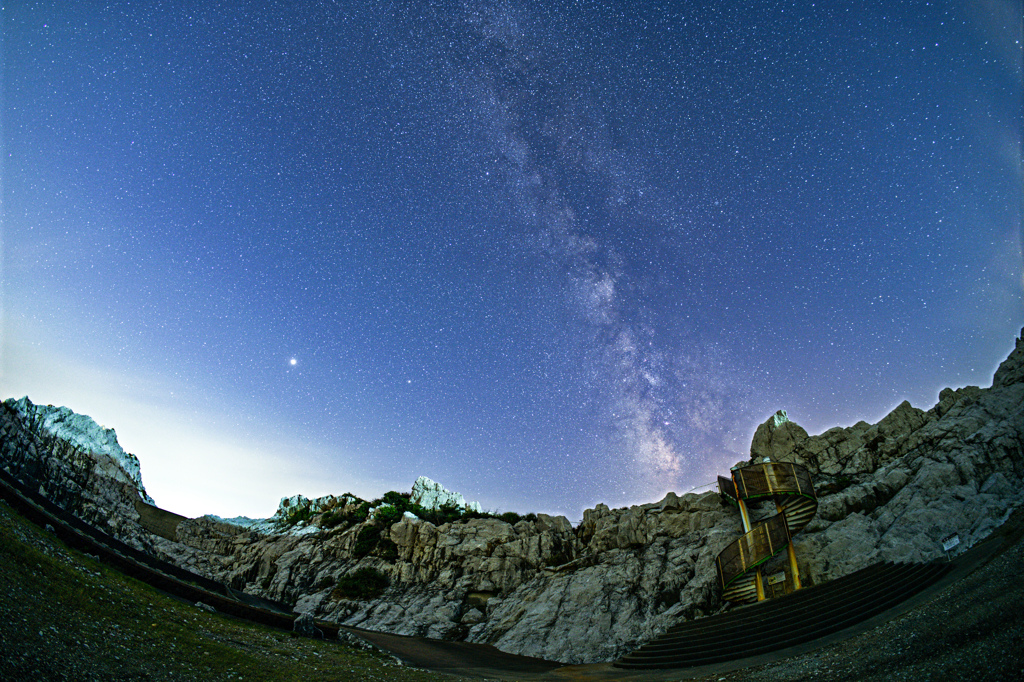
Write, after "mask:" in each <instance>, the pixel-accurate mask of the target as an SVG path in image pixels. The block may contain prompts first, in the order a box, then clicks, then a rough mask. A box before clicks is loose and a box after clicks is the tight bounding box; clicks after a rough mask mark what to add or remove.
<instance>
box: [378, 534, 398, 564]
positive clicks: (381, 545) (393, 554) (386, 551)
mask: <svg viewBox="0 0 1024 682" xmlns="http://www.w3.org/2000/svg"><path fill="white" fill-rule="evenodd" d="M376 554H377V556H379V557H380V558H381V559H384V560H385V561H394V560H395V559H397V558H398V545H396V544H395V542H394V541H393V540H392V539H391V538H381V539H380V542H378V543H377V551H376Z"/></svg>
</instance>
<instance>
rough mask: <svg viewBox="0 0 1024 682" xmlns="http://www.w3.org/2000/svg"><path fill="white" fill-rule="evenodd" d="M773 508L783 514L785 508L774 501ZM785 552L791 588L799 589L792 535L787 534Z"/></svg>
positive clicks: (787, 527)
mask: <svg viewBox="0 0 1024 682" xmlns="http://www.w3.org/2000/svg"><path fill="white" fill-rule="evenodd" d="M775 508H776V509H778V510H779V513H780V514H785V513H786V510H785V509H783V508H782V505H781V504H779V503H778V501H776V502H775ZM786 534H787V535H789V523H787V524H786ZM786 554H788V555H789V572H790V574H791V575H792V576H793V589H794V590H799V589H800V588H801V585H800V569H799V568H798V567H797V565H796V550H795V549H793V536H792V535H790V536H789V544H788V545H786Z"/></svg>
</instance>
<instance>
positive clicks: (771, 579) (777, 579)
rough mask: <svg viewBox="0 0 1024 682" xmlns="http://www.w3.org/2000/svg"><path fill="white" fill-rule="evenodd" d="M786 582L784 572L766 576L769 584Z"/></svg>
mask: <svg viewBox="0 0 1024 682" xmlns="http://www.w3.org/2000/svg"><path fill="white" fill-rule="evenodd" d="M784 582H786V573H785V572H782V573H776V574H775V575H770V576H768V584H769V585H778V584H779V583H784Z"/></svg>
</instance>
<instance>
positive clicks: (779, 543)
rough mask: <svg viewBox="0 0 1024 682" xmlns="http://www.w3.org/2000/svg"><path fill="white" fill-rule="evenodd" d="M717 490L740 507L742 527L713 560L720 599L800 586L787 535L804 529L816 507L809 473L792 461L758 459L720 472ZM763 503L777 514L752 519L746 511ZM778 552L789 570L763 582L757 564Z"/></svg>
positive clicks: (758, 597)
mask: <svg viewBox="0 0 1024 682" xmlns="http://www.w3.org/2000/svg"><path fill="white" fill-rule="evenodd" d="M718 489H719V492H720V493H721V494H722V497H723V498H724V499H726V500H728V501H729V502H731V503H732V504H734V505H736V506H737V507H738V508H739V511H740V516H741V518H742V520H743V531H744V533H743V535H742V536H740V537H739V538H737V539H736V540H735V541H734V542H733V543H732V544H730V545H729V546H728V547H726V548H725V549H724V550H722V552H721V553H720V554H719V555H718V559H717V560H716V562H715V563H716V564H717V567H718V579H719V584H720V585H721V587H722V599H724V600H726V601H731V602H741V603H746V602H754V601H763V600H764V599H766V598H767V597H768V596H775V595H777V594H779V593H787V592H792V591H795V590H798V589H800V572H799V570H798V568H797V563H796V554H795V552H794V551H793V543H792V536H793V535H794V534H796V533H799V532H800V531H801V530H803V528H804V526H806V525H807V524H808V523H809V522H810V520H811V519H812V518H814V514H815V512H816V511H817V510H818V498H817V496H816V495H815V494H814V486H813V485H812V484H811V475H810V472H808V471H807V469H805V468H804V467H802V466H800V465H799V464H793V463H792V462H763V463H761V464H754V465H751V466H747V467H743V468H740V469H734V470H733V472H732V478H725V477H724V476H719V477H718ZM765 504H774V507H775V511H776V512H777V513H776V514H775V515H773V516H770V517H768V518H763V519H761V520H759V521H756V522H753V523H752V522H751V518H750V509H758V508H760V507H763V506H764V505H765ZM783 551H785V552H787V554H788V555H789V566H788V569H789V570H788V571H786V570H784V571H783V573H782V574H781V575H779V576H778V577H777V578H776V579H772V580H769V581H768V583H767V584H766V581H765V579H764V576H763V575H762V571H761V568H762V566H763V565H764V564H765V563H766V562H767V561H768V560H770V559H771V558H772V557H775V556H777V555H778V554H780V553H781V552H783ZM783 576H784V577H783ZM769 592H771V595H769Z"/></svg>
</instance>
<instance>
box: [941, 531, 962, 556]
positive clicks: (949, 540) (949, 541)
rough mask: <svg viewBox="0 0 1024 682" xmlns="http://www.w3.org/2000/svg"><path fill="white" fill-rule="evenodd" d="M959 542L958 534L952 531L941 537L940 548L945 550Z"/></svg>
mask: <svg viewBox="0 0 1024 682" xmlns="http://www.w3.org/2000/svg"><path fill="white" fill-rule="evenodd" d="M959 544H960V536H959V535H957V534H956V533H953V534H952V535H947V536H946V537H944V538H942V549H943V550H945V551H947V552H948V551H949V550H951V549H953V548H954V547H956V546H957V545H959Z"/></svg>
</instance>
